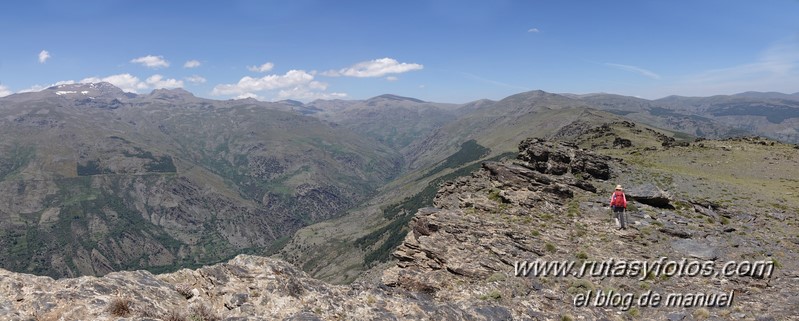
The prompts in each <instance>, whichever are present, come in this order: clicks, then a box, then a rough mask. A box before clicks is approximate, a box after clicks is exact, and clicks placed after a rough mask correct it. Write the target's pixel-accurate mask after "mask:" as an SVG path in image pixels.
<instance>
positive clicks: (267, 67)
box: [247, 62, 275, 72]
mask: <svg viewBox="0 0 799 321" xmlns="http://www.w3.org/2000/svg"><path fill="white" fill-rule="evenodd" d="M274 67H275V64H273V63H271V62H267V63H264V64H263V65H260V66H247V69H248V70H249V71H252V72H267V71H270V70H272V68H274Z"/></svg>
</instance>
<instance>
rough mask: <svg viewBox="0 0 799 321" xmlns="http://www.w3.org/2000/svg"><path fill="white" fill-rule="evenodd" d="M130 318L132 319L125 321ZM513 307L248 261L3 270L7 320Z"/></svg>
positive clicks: (487, 313) (440, 313)
mask: <svg viewBox="0 0 799 321" xmlns="http://www.w3.org/2000/svg"><path fill="white" fill-rule="evenodd" d="M121 318H124V319H121ZM509 318H510V312H509V310H508V309H507V308H505V307H501V306H497V305H495V304H490V303H486V302H480V301H479V300H473V301H471V302H458V303H448V302H437V301H434V300H430V299H429V298H428V297H425V296H424V295H421V294H414V293H411V292H406V291H402V290H395V289H391V288H377V287H367V286H362V285H352V286H335V285H329V284H326V283H324V282H322V281H318V280H315V279H312V278H310V277H308V275H306V274H305V273H304V272H302V271H300V270H298V269H296V268H295V267H293V266H291V265H290V264H288V263H286V262H284V261H280V260H276V259H270V258H265V257H258V256H249V255H240V256H238V257H236V258H234V259H233V260H231V261H229V262H227V263H221V264H217V265H213V266H207V267H203V268H200V269H197V270H188V269H184V270H180V271H178V272H174V273H169V274H162V275H153V274H151V273H149V272H146V271H135V272H113V273H110V274H108V275H106V276H104V277H100V278H98V277H80V278H74V279H60V280H54V279H52V278H49V277H40V276H33V275H28V274H19V273H14V272H9V271H6V270H0V320H20V321H21V320H138V321H144V320H385V319H394V320H425V319H426V320H430V319H434V320H467V319H468V320H503V319H509Z"/></svg>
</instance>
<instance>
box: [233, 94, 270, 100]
mask: <svg viewBox="0 0 799 321" xmlns="http://www.w3.org/2000/svg"><path fill="white" fill-rule="evenodd" d="M247 98H252V99H257V100H265V99H264V98H263V97H261V96H258V95H256V94H253V93H243V94H241V95H238V96H236V97H235V98H234V99H247Z"/></svg>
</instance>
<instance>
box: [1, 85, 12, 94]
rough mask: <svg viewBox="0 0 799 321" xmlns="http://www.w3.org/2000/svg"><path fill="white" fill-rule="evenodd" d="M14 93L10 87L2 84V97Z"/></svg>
mask: <svg viewBox="0 0 799 321" xmlns="http://www.w3.org/2000/svg"><path fill="white" fill-rule="evenodd" d="M13 93H14V92H12V91H11V89H8V87H6V86H3V85H0V97H5V96H8V95H11V94H13Z"/></svg>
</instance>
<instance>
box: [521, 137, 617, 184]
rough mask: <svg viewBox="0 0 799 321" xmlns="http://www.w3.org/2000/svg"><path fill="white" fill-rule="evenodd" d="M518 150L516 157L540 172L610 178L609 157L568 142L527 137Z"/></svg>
mask: <svg viewBox="0 0 799 321" xmlns="http://www.w3.org/2000/svg"><path fill="white" fill-rule="evenodd" d="M519 151H520V152H519V156H518V159H519V160H522V161H525V162H527V163H528V164H529V167H530V168H532V169H535V170H536V171H538V172H540V173H544V174H554V175H563V174H566V173H572V174H575V175H578V174H582V173H585V174H587V175H589V176H590V177H593V178H598V179H603V180H604V179H609V178H610V168H609V166H608V161H609V160H610V158H609V157H607V156H600V155H595V154H593V153H590V152H587V151H585V150H581V149H579V148H577V146H576V145H573V144H570V143H564V142H547V141H545V140H543V139H540V138H528V139H526V140H524V141H522V142H521V144H519Z"/></svg>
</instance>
